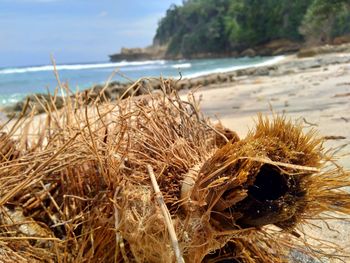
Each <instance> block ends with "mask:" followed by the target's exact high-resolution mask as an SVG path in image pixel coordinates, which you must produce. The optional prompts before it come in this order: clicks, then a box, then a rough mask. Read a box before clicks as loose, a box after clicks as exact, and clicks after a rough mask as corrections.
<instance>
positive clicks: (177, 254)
mask: <svg viewBox="0 0 350 263" xmlns="http://www.w3.org/2000/svg"><path fill="white" fill-rule="evenodd" d="M147 170H148V175H149V177H150V178H151V182H152V186H153V189H154V192H155V194H156V198H157V201H158V204H159V206H160V208H161V210H162V214H163V216H164V219H165V223H166V225H167V227H168V231H169V235H170V238H171V243H172V245H173V249H174V252H175V257H176V261H177V262H178V263H184V262H185V261H184V259H183V257H182V254H181V251H180V246H179V242H178V240H177V236H176V232H175V228H174V225H173V223H172V220H171V216H170V213H169V210H168V208H167V207H166V204H165V203H164V198H163V195H162V193H161V191H160V189H159V186H158V183H157V179H156V176H155V175H154V172H153V168H152V166H151V165H147Z"/></svg>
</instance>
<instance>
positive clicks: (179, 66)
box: [171, 63, 192, 68]
mask: <svg viewBox="0 0 350 263" xmlns="http://www.w3.org/2000/svg"><path fill="white" fill-rule="evenodd" d="M171 67H172V68H190V67H192V64H191V63H180V64H175V65H172V66H171Z"/></svg>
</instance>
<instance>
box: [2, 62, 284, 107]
mask: <svg viewBox="0 0 350 263" xmlns="http://www.w3.org/2000/svg"><path fill="white" fill-rule="evenodd" d="M282 58H283V56H277V57H254V58H246V57H244V58H222V59H198V60H177V61H175V60H150V61H134V62H132V61H131V62H128V61H122V62H117V63H110V62H106V63H89V64H67V65H57V66H56V68H57V71H58V74H59V76H60V80H61V82H65V83H68V84H69V87H70V89H71V90H72V91H76V90H84V89H87V88H89V87H91V86H93V85H95V84H102V83H104V82H106V81H107V80H108V79H109V77H110V76H111V74H112V73H113V71H115V70H117V71H118V72H120V73H122V75H120V74H116V75H115V76H114V77H113V79H112V80H117V81H121V82H126V81H128V80H127V79H126V78H125V77H123V76H126V77H127V78H128V79H131V80H137V79H139V78H141V77H160V76H163V77H174V78H180V73H181V75H182V77H197V76H201V75H206V74H209V73H217V72H227V71H232V70H237V69H242V68H247V67H251V66H261V65H269V64H274V63H276V62H278V61H279V60H281V59H282ZM56 87H57V81H56V78H55V74H54V71H53V66H52V65H43V66H31V67H17V68H14V67H12V68H0V107H1V106H4V105H8V104H11V103H15V102H17V101H19V100H21V99H23V98H24V97H25V96H26V95H28V94H32V93H47V92H48V91H49V92H53V91H54V90H55V88H56Z"/></svg>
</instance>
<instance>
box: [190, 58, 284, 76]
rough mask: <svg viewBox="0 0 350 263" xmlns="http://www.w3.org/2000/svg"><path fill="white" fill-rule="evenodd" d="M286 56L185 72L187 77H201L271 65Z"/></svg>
mask: <svg viewBox="0 0 350 263" xmlns="http://www.w3.org/2000/svg"><path fill="white" fill-rule="evenodd" d="M284 58H285V56H277V57H273V58H271V59H269V60H267V61H264V62H261V63H256V64H254V63H252V64H247V65H237V66H233V67H228V68H216V69H213V70H204V71H200V72H196V73H191V74H185V75H184V77H185V78H196V77H200V76H204V75H208V74H212V73H225V72H230V71H235V70H239V69H245V68H251V67H262V66H269V65H273V64H275V63H277V62H279V61H282V60H283V59H284Z"/></svg>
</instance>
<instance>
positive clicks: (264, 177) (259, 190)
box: [248, 164, 289, 202]
mask: <svg viewBox="0 0 350 263" xmlns="http://www.w3.org/2000/svg"><path fill="white" fill-rule="evenodd" d="M288 190H289V188H288V182H287V180H286V177H285V176H284V175H283V174H282V173H281V172H280V171H279V170H278V169H277V168H275V167H274V166H272V165H269V164H264V165H263V166H262V167H261V168H260V171H259V173H258V174H257V175H256V178H255V181H254V184H253V185H252V186H250V187H249V188H248V194H249V195H250V196H251V197H253V198H254V199H256V200H258V201H261V202H264V201H267V200H277V199H278V198H280V197H282V196H284V195H285V194H286V193H287V191H288Z"/></svg>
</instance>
